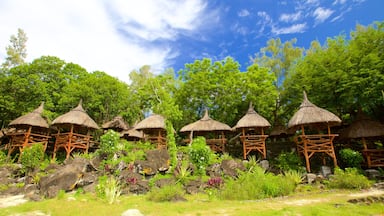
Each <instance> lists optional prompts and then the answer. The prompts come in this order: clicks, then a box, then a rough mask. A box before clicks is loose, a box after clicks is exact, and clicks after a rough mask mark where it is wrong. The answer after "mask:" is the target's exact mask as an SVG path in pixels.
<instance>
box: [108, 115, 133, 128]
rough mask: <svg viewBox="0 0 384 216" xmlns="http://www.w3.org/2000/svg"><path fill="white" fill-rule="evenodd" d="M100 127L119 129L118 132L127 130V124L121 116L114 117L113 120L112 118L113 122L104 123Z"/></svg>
mask: <svg viewBox="0 0 384 216" xmlns="http://www.w3.org/2000/svg"><path fill="white" fill-rule="evenodd" d="M101 127H102V128H103V129H119V130H120V131H123V130H128V128H129V127H128V125H127V123H126V122H125V121H124V119H123V117H121V116H116V117H115V118H113V120H111V121H109V122H106V123H104V124H103V125H102V126H101Z"/></svg>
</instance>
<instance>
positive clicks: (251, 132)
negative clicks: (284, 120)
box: [234, 103, 271, 160]
mask: <svg viewBox="0 0 384 216" xmlns="http://www.w3.org/2000/svg"><path fill="white" fill-rule="evenodd" d="M270 126H271V124H270V123H269V122H268V121H267V120H266V119H265V118H264V117H262V116H260V115H259V114H258V113H257V112H256V111H255V110H254V108H253V106H252V103H250V104H249V109H248V111H247V113H246V114H245V115H244V116H243V117H242V118H241V119H240V120H239V121H238V122H237V124H236V125H235V127H234V130H236V131H241V135H240V140H241V142H242V144H243V159H244V160H245V159H247V155H249V154H250V152H252V151H256V152H259V153H260V154H261V155H262V157H263V159H266V158H267V148H266V145H265V140H266V139H267V137H268V135H266V134H264V130H265V129H266V128H269V127H270Z"/></svg>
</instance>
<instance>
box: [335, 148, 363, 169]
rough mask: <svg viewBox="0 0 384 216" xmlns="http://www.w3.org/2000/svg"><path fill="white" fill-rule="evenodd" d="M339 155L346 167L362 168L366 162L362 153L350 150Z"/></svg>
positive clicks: (341, 151)
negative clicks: (362, 164)
mask: <svg viewBox="0 0 384 216" xmlns="http://www.w3.org/2000/svg"><path fill="white" fill-rule="evenodd" d="M339 154H340V158H341V160H342V161H343V162H344V164H345V166H346V167H356V168H360V167H361V163H362V162H363V161H364V158H363V155H362V154H361V153H360V152H357V151H355V150H352V149H350V148H346V149H341V150H340V151H339Z"/></svg>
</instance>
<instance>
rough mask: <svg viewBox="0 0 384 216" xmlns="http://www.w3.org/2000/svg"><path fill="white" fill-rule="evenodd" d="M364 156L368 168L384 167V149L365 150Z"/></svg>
mask: <svg viewBox="0 0 384 216" xmlns="http://www.w3.org/2000/svg"><path fill="white" fill-rule="evenodd" d="M363 155H364V157H365V158H366V162H367V166H368V168H371V167H384V149H364V150H363Z"/></svg>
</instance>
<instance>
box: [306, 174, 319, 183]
mask: <svg viewBox="0 0 384 216" xmlns="http://www.w3.org/2000/svg"><path fill="white" fill-rule="evenodd" d="M316 178H317V176H316V174H313V173H307V182H308V184H312V183H313V182H315V181H316Z"/></svg>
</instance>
